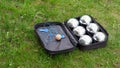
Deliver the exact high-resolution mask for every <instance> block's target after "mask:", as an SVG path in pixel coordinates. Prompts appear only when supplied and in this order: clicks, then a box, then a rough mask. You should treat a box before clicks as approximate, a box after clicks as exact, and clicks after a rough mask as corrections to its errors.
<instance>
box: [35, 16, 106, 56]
mask: <svg viewBox="0 0 120 68" xmlns="http://www.w3.org/2000/svg"><path fill="white" fill-rule="evenodd" d="M80 17H81V16H80ZM80 17H76V19H77V20H79V19H80ZM90 17H91V18H92V22H94V23H96V24H98V26H99V27H100V31H101V32H103V33H104V34H106V36H107V37H106V40H105V41H103V42H96V41H93V42H92V44H90V45H88V46H82V45H80V44H79V43H78V40H79V38H78V37H77V36H75V35H74V34H73V31H72V28H70V27H68V26H67V24H66V23H67V21H68V20H66V21H65V22H64V23H61V22H46V23H38V24H36V25H35V26H34V29H35V32H36V34H37V36H38V38H39V39H40V41H41V43H42V45H43V47H44V49H45V50H46V51H47V52H48V53H49V54H58V53H63V52H70V51H72V50H74V49H75V48H76V47H78V48H79V49H80V50H90V49H96V48H101V47H105V46H106V44H107V41H108V33H107V31H106V30H105V29H104V28H103V27H102V26H101V25H100V24H99V23H98V22H97V21H96V20H95V19H94V18H93V17H92V16H90ZM81 26H83V27H86V26H85V25H81ZM46 28H47V29H49V31H48V32H40V31H39V29H46ZM56 34H63V35H65V38H64V39H62V40H60V41H56V40H55V35H56ZM86 34H88V35H90V36H93V34H91V33H89V32H86Z"/></svg>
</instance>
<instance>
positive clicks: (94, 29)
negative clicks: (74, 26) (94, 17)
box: [86, 23, 99, 33]
mask: <svg viewBox="0 0 120 68" xmlns="http://www.w3.org/2000/svg"><path fill="white" fill-rule="evenodd" d="M86 29H87V31H89V32H91V33H96V32H97V31H98V30H99V26H98V25H97V24H96V23H90V24H89V25H88V26H87V27H86Z"/></svg>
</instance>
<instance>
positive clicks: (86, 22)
mask: <svg viewBox="0 0 120 68" xmlns="http://www.w3.org/2000/svg"><path fill="white" fill-rule="evenodd" d="M91 21H92V19H91V17H90V16H89V15H83V16H82V17H81V18H80V23H81V24H84V25H89V24H90V22H91Z"/></svg>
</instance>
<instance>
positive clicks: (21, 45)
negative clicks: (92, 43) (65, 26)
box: [0, 0, 120, 68]
mask: <svg viewBox="0 0 120 68" xmlns="http://www.w3.org/2000/svg"><path fill="white" fill-rule="evenodd" d="M84 14H90V15H92V16H93V17H95V18H96V19H97V21H98V22H100V24H101V25H102V26H103V27H104V28H105V29H106V30H107V31H108V33H109V41H108V44H107V47H105V48H100V49H96V50H89V51H80V50H79V49H76V50H74V51H72V52H70V53H64V54H59V55H56V56H51V55H48V54H46V52H45V50H44V49H43V47H41V44H40V43H39V41H38V39H37V37H36V34H35V33H34V28H33V27H34V25H35V24H36V23H38V22H46V21H58V22H63V21H65V20H66V19H69V18H71V17H77V16H81V15H84ZM119 29H120V0H0V68H119V67H120V41H119V40H120V36H119V35H120V30H119Z"/></svg>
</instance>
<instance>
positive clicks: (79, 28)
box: [73, 26, 86, 36]
mask: <svg viewBox="0 0 120 68" xmlns="http://www.w3.org/2000/svg"><path fill="white" fill-rule="evenodd" d="M85 32H86V30H85V28H84V27H82V26H77V27H76V28H74V29H73V33H74V34H75V35H77V36H82V35H84V34H85Z"/></svg>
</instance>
